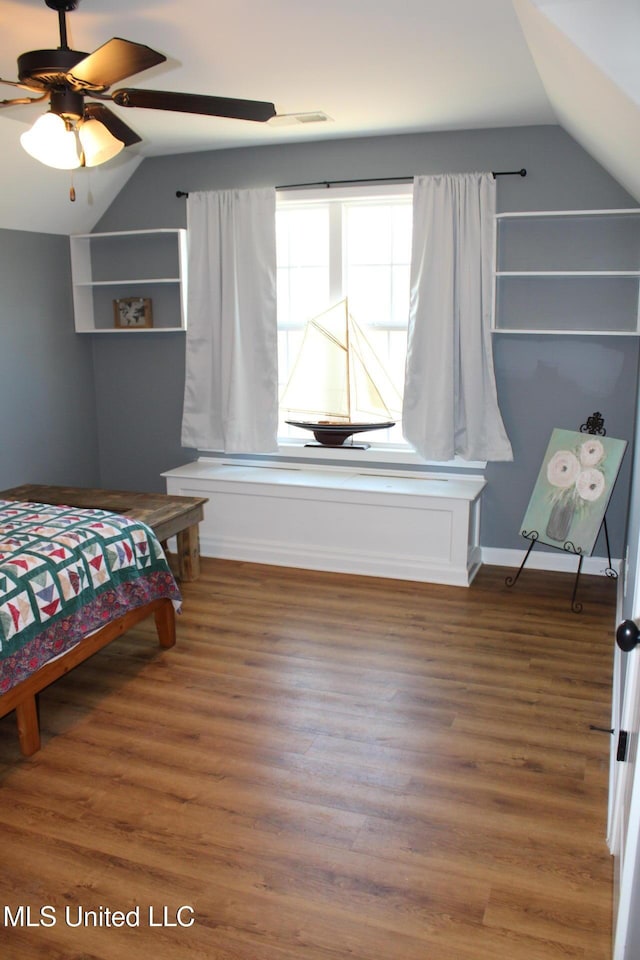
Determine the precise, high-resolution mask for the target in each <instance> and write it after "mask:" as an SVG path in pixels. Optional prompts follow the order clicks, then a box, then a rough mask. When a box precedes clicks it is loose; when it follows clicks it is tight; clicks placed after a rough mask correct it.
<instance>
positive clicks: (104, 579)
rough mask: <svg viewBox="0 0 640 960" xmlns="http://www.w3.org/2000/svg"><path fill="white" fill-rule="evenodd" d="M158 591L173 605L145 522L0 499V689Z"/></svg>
mask: <svg viewBox="0 0 640 960" xmlns="http://www.w3.org/2000/svg"><path fill="white" fill-rule="evenodd" d="M160 597H169V598H170V599H171V600H172V601H173V603H174V606H175V607H176V609H179V607H180V592H179V590H178V587H177V585H176V582H175V580H174V578H173V575H172V573H171V570H170V569H169V566H168V564H167V561H166V558H165V555H164V552H163V550H162V547H161V546H160V543H159V542H158V540H157V538H156V536H155V534H154V532H153V530H151V529H150V527H147V526H146V525H145V524H143V523H140V522H139V521H137V520H132V519H129V518H128V517H124V516H121V515H120V514H115V513H109V512H108V511H106V510H81V509H78V508H76V507H53V506H48V505H46V504H40V503H22V502H19V503H16V502H13V501H8V500H1V499H0V694H2V693H4V692H6V691H7V690H9V689H10V688H11V687H13V686H15V684H16V683H19V682H20V681H21V680H24V679H25V678H26V677H27V676H29V675H30V674H31V673H34V672H35V671H36V670H38V669H39V668H40V667H41V666H42V665H43V664H45V663H46V662H47V661H48V660H51V659H52V658H53V657H56V656H58V655H59V654H61V653H64V652H65V651H66V650H68V649H70V648H71V647H72V646H74V645H75V644H76V643H77V642H78V640H80V639H82V637H84V636H86V634H88V633H91V632H92V631H94V630H97V629H99V628H100V627H103V626H104V625H105V624H106V623H109V622H110V621H111V620H116V619H117V618H118V617H121V616H122V615H123V614H124V613H126V612H127V611H128V610H132V609H135V608H136V607H140V606H143V605H144V604H146V603H149V602H150V601H151V600H156V599H159V598H160Z"/></svg>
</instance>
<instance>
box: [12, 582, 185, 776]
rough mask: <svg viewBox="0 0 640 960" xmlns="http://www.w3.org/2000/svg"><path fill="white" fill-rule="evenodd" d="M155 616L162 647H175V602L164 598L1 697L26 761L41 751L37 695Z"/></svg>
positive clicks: (103, 630) (96, 635) (126, 616)
mask: <svg viewBox="0 0 640 960" xmlns="http://www.w3.org/2000/svg"><path fill="white" fill-rule="evenodd" d="M151 614H153V615H154V617H155V621H156V629H157V631H158V640H159V642H160V646H161V647H166V648H168V647H172V646H174V644H175V642H176V623H175V611H174V607H173V603H172V602H171V600H169V599H168V598H167V597H162V598H161V599H159V600H152V601H151V603H148V604H146V605H145V606H143V607H138V608H137V609H136V610H130V611H129V612H128V613H125V614H124V616H122V617H120V618H119V619H118V620H113V621H112V622H111V623H108V624H107V625H106V626H104V627H102V628H101V629H100V630H97V631H96V632H95V633H92V634H90V635H89V636H88V637H85V639H84V640H79V641H78V643H77V644H76V646H75V647H72V648H71V650H68V651H67V653H64V654H62V656H60V657H57V659H55V660H52V661H50V662H49V663H45V664H44V666H42V667H40V669H39V670H37V671H36V672H35V673H33V674H32V675H31V676H30V677H27V678H26V680H22V681H21V683H17V684H16V685H15V687H11V689H10V690H7V692H6V693H5V694H3V695H2V696H0V717H4V716H6V715H7V714H8V713H11V711H12V710H15V711H16V719H17V721H18V739H19V741H20V750H21V752H22V753H23V755H24V756H25V757H30V756H31V755H32V754H34V753H35V752H36V751H37V750H39V749H40V725H39V723H38V710H37V705H36V696H37V694H38V693H40V691H41V690H44V688H45V687H48V686H49V684H50V683H53V681H54V680H57V679H58V678H59V677H62V676H64V674H65V673H68V672H69V671H70V670H72V669H73V668H74V667H76V666H78V664H80V663H82V662H83V660H87V659H88V657H91V656H93V654H94V653H97V651H98V650H101V649H102V647H106V645H107V644H108V643H111V641H112V640H115V639H116V637H120V636H122V634H123V633H126V631H127V630H130V629H131V627H133V626H135V624H136V623H140V621H141V620H146V618H147V617H149V616H151Z"/></svg>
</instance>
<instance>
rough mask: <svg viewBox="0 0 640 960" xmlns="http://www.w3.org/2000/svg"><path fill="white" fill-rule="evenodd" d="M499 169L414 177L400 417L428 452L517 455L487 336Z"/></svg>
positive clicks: (428, 455)
mask: <svg viewBox="0 0 640 960" xmlns="http://www.w3.org/2000/svg"><path fill="white" fill-rule="evenodd" d="M494 214H495V178H494V177H493V175H492V174H491V173H469V174H443V175H440V176H433V177H416V178H415V180H414V185H413V248H412V257H411V300H410V313H409V334H408V348H407V365H406V374H405V389H404V407H403V415H402V425H403V432H404V435H405V438H406V439H407V441H408V442H409V443H411V444H412V445H413V446H414V447H415V449H416V450H417V451H418V453H420V454H421V455H422V456H423V457H425V459H427V460H452V459H453V458H454V456H456V455H458V456H460V457H463V458H464V459H466V460H512V459H513V454H512V451H511V444H510V443H509V438H508V437H507V434H506V431H505V428H504V425H503V422H502V417H501V415H500V411H499V409H498V400H497V394H496V384H495V376H494V371H493V354H492V346H491V332H490V325H491V304H492V291H493V279H492V278H493V256H494V253H493V251H494V242H495V240H494Z"/></svg>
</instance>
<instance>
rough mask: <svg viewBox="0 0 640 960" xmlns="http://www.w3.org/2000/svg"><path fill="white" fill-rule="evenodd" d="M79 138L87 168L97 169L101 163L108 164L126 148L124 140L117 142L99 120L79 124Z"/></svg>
mask: <svg viewBox="0 0 640 960" xmlns="http://www.w3.org/2000/svg"><path fill="white" fill-rule="evenodd" d="M78 136H79V137H80V143H81V145H82V152H83V153H84V165H85V167H97V166H98V164H100V163H106V161H107V160H111V158H112V157H115V156H117V154H119V153H120V151H121V150H122V148H123V147H124V143H123V142H122V140H117V139H116V137H114V136H113V134H111V133H110V132H109V131H108V130H107V128H106V127H105V125H104V123H100V121H99V120H83V121H82V123H80V124H78Z"/></svg>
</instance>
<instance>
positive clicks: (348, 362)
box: [345, 300, 351, 423]
mask: <svg viewBox="0 0 640 960" xmlns="http://www.w3.org/2000/svg"><path fill="white" fill-rule="evenodd" d="M345 306H346V310H345V314H346V316H345V320H346V324H347V330H346V335H345V343H346V346H347V350H346V353H345V359H346V361H347V422H348V423H350V422H351V359H350V354H349V350H350V346H351V345H350V343H349V317H350V316H351V314H350V313H349V301H348V300H347V301H346V304H345Z"/></svg>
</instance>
